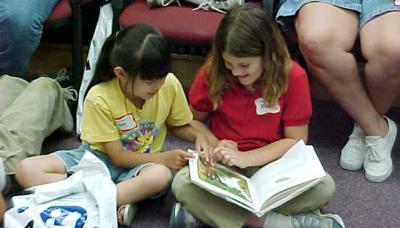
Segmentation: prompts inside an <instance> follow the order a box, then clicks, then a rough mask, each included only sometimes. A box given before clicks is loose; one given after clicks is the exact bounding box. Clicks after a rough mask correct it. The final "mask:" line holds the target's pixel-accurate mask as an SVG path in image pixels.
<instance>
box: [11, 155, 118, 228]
mask: <svg viewBox="0 0 400 228" xmlns="http://www.w3.org/2000/svg"><path fill="white" fill-rule="evenodd" d="M73 170H74V171H75V173H74V174H73V175H72V176H70V177H69V178H67V179H65V180H63V181H59V182H54V183H50V184H44V185H39V186H35V187H33V188H31V189H28V190H31V191H33V192H34V193H33V194H29V195H22V196H15V197H13V198H12V202H13V205H14V207H13V208H11V209H10V210H8V211H7V212H6V214H5V216H4V228H17V227H32V228H42V227H43V228H45V227H51V228H56V227H58V228H59V227H63V228H66V227H68V228H69V227H70V228H95V227H100V228H103V227H107V228H108V227H110V228H114V227H115V228H117V227H118V225H117V215H116V207H117V205H116V188H115V185H114V183H113V182H112V180H111V178H110V174H109V172H108V170H107V168H106V167H105V165H104V164H103V163H102V162H101V161H100V160H99V159H98V158H97V157H96V156H94V155H93V154H92V153H90V152H86V153H85V154H84V156H83V157H82V160H81V162H80V163H79V164H78V165H77V166H75V167H74V169H73Z"/></svg>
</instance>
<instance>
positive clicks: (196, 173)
mask: <svg viewBox="0 0 400 228" xmlns="http://www.w3.org/2000/svg"><path fill="white" fill-rule="evenodd" d="M189 168H190V178H191V180H192V182H193V183H194V184H196V185H198V186H200V187H202V188H204V189H206V190H208V191H210V192H211V193H213V194H215V195H217V196H219V197H222V198H224V199H226V200H228V201H230V202H234V203H235V201H237V203H236V204H237V205H239V206H242V207H243V206H245V207H246V209H250V208H253V199H252V196H251V193H250V192H251V190H250V186H249V178H247V177H246V176H244V175H242V174H240V173H238V172H236V171H234V170H232V169H229V168H227V167H224V166H222V165H217V167H216V170H215V174H216V176H217V177H216V178H215V179H213V178H210V177H208V176H207V170H208V167H207V166H206V165H204V164H203V163H202V162H201V161H200V159H199V156H198V154H197V153H195V157H194V158H193V159H190V160H189Z"/></svg>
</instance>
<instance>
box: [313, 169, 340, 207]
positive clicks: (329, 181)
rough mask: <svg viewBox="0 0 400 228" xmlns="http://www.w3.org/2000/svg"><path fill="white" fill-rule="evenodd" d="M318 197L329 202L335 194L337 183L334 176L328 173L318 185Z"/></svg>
mask: <svg viewBox="0 0 400 228" xmlns="http://www.w3.org/2000/svg"><path fill="white" fill-rule="evenodd" d="M317 188H318V198H319V199H320V200H321V201H326V202H328V201H329V200H331V199H332V198H333V197H334V196H335V192H336V185H335V181H334V180H333V178H332V177H331V176H330V175H329V174H327V176H326V178H324V179H323V180H322V181H321V182H320V183H319V184H318V185H317Z"/></svg>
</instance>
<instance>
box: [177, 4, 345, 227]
mask: <svg viewBox="0 0 400 228" xmlns="http://www.w3.org/2000/svg"><path fill="white" fill-rule="evenodd" d="M189 100H190V104H191V110H192V112H193V115H194V119H197V120H200V121H203V122H206V121H207V120H210V130H208V129H206V128H205V127H203V128H201V131H204V132H205V133H206V134H207V135H208V140H209V142H210V143H211V144H212V145H213V147H214V149H213V150H211V151H209V152H207V153H206V155H205V157H206V159H205V160H206V163H207V164H208V165H209V166H210V167H211V168H212V167H213V166H215V163H216V162H219V163H222V164H224V165H227V166H233V167H236V168H238V170H239V171H240V172H241V173H243V174H244V175H247V176H251V175H252V174H253V173H254V172H255V171H257V170H258V169H259V168H260V167H262V166H264V165H265V164H268V163H270V162H272V161H274V160H276V159H279V158H280V157H282V156H283V155H284V154H285V153H286V152H287V151H288V149H289V148H290V147H291V146H293V145H294V144H295V143H296V142H297V141H299V140H304V141H305V142H306V141H307V134H308V123H309V120H310V117H311V101H310V94H309V88H308V80H307V75H306V73H305V71H304V70H303V69H302V68H301V67H300V66H299V65H298V64H297V63H295V62H293V61H291V59H290V56H289V53H288V50H287V47H286V44H285V41H284V39H283V37H282V36H281V34H280V31H279V29H278V28H277V26H276V25H275V23H274V22H273V21H272V20H271V18H269V17H268V16H267V15H266V13H265V12H264V11H263V10H261V9H260V8H258V7H257V6H251V5H245V6H241V7H237V8H234V9H233V10H232V11H230V12H229V13H228V14H227V15H226V16H225V17H224V18H223V20H222V21H221V24H220V25H219V28H218V31H217V33H216V35H215V38H214V42H213V47H212V50H211V53H210V55H209V57H208V58H207V61H206V63H205V65H204V66H202V67H201V68H200V69H199V71H198V72H197V74H196V77H195V80H194V82H193V85H192V87H191V90H190V93H189ZM210 175H211V176H213V173H212V172H210ZM172 190H173V192H174V194H175V196H176V199H177V200H178V201H179V202H180V203H177V204H175V205H174V207H173V211H172V215H171V220H170V223H171V224H170V227H195V226H197V225H198V224H199V223H200V221H201V222H203V223H206V224H208V225H211V226H213V227H230V228H231V227H243V226H246V227H263V226H264V227H273V228H277V227H285V228H287V227H289V228H290V227H314V226H315V227H321V226H326V227H343V226H344V225H343V221H342V220H341V219H340V217H339V216H337V215H321V214H320V213H319V210H318V209H319V208H321V207H322V206H323V205H325V204H326V203H327V202H328V201H329V200H330V199H331V198H332V197H333V195H334V193H335V184H334V182H333V179H332V177H330V176H329V175H327V176H326V178H325V179H324V180H323V181H322V182H320V183H319V184H317V185H316V186H314V187H313V188H311V189H309V190H307V191H306V192H304V193H303V194H301V195H299V196H298V197H296V198H294V199H292V200H290V201H288V202H287V203H285V204H283V205H282V206H280V207H278V208H276V209H274V210H273V211H271V212H268V213H267V214H266V215H265V216H264V217H262V218H257V217H256V216H254V215H252V214H251V213H250V212H248V211H246V210H244V209H241V208H239V207H237V206H236V205H234V204H231V203H229V202H227V201H225V200H223V199H220V198H218V197H215V196H213V195H212V194H210V193H208V192H206V191H204V190H202V189H200V188H198V187H196V186H195V185H193V184H191V182H190V178H189V172H188V169H187V167H186V168H184V169H181V170H180V171H179V172H178V173H177V174H176V176H175V178H174V182H173V185H172ZM313 210H317V212H310V211H313ZM199 220H200V221H199Z"/></svg>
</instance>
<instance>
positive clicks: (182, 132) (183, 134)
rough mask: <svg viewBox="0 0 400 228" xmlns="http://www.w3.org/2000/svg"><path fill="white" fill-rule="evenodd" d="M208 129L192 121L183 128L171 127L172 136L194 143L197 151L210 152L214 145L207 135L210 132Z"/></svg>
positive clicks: (200, 123)
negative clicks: (206, 132)
mask: <svg viewBox="0 0 400 228" xmlns="http://www.w3.org/2000/svg"><path fill="white" fill-rule="evenodd" d="M206 129H207V126H205V125H204V124H203V123H202V122H199V121H197V120H192V121H191V122H190V123H188V124H186V125H183V126H179V127H170V130H171V132H172V134H174V135H175V136H177V137H178V138H181V139H184V140H187V141H190V142H194V143H195V150H196V151H204V152H208V151H209V150H211V148H212V145H211V143H210V142H209V141H208V139H207V136H206V135H205V131H207V130H208V129H207V130H206Z"/></svg>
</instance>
